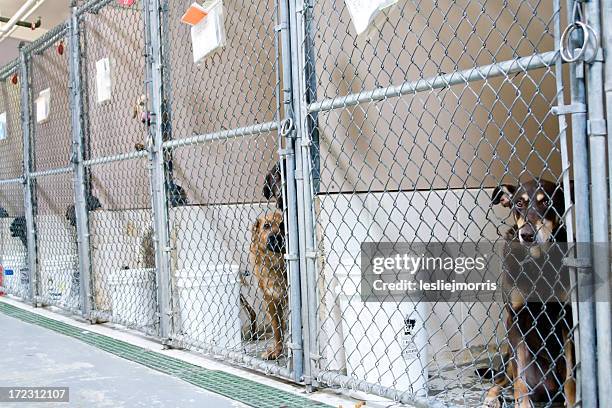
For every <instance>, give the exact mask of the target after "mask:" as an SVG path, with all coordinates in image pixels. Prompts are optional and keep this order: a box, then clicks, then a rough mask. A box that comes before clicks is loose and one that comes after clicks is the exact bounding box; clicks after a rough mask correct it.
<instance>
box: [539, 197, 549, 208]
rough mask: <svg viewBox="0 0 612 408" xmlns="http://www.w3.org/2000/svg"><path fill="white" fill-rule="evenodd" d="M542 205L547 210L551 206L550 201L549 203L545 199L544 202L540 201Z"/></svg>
mask: <svg viewBox="0 0 612 408" xmlns="http://www.w3.org/2000/svg"><path fill="white" fill-rule="evenodd" d="M540 205H541V206H542V207H546V208H548V206H549V205H550V201H548V200H547V199H546V198H545V199H543V200H542V201H540Z"/></svg>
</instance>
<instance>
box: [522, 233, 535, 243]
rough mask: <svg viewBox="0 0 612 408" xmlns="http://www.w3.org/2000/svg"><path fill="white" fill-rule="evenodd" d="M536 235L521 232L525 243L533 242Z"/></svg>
mask: <svg viewBox="0 0 612 408" xmlns="http://www.w3.org/2000/svg"><path fill="white" fill-rule="evenodd" d="M534 238H535V234H534V233H533V231H521V239H522V240H523V242H533V239H534Z"/></svg>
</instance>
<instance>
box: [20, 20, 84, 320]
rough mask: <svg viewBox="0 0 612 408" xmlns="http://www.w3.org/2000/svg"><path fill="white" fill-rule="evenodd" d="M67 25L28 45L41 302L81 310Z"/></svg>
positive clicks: (38, 292)
mask: <svg viewBox="0 0 612 408" xmlns="http://www.w3.org/2000/svg"><path fill="white" fill-rule="evenodd" d="M65 34H66V28H65V27H61V28H59V29H57V30H54V31H52V32H50V33H49V34H48V36H47V37H45V38H43V39H42V40H41V41H40V42H39V43H36V44H33V45H32V46H31V48H29V49H28V51H27V53H28V57H29V59H28V62H29V75H30V86H31V101H30V114H31V116H30V126H31V151H32V153H33V154H32V171H33V174H34V177H35V178H33V179H32V184H33V191H34V193H33V203H32V208H33V215H34V225H35V226H36V254H37V271H36V272H37V276H36V293H37V295H38V299H37V301H39V302H40V303H43V304H48V305H53V306H58V307H60V308H63V309H68V310H75V311H76V310H78V309H79V293H80V292H79V291H80V283H79V271H78V257H77V240H76V230H75V229H74V226H72V225H70V222H69V219H68V217H67V213H66V210H67V208H68V207H69V206H70V205H71V204H72V203H73V201H74V193H73V185H72V174H71V171H72V169H71V167H70V153H71V145H72V127H71V122H70V121H71V110H70V94H69V87H68V86H67V85H68V84H69V82H70V80H69V63H68V52H66V51H67V50H66V48H67V39H66V37H65Z"/></svg>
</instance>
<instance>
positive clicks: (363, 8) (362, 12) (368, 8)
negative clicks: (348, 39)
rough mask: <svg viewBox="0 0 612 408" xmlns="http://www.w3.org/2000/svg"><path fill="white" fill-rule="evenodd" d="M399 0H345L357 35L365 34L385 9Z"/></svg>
mask: <svg viewBox="0 0 612 408" xmlns="http://www.w3.org/2000/svg"><path fill="white" fill-rule="evenodd" d="M397 1H398V0H344V2H345V3H346V8H347V9H348V11H349V14H350V15H351V20H352V21H353V27H355V31H357V35H360V34H363V33H364V32H365V31H367V30H368V28H369V27H370V25H371V24H372V23H374V20H376V17H378V16H379V15H380V14H381V13H382V12H383V10H384V9H386V8H388V7H390V6H392V5H394V4H395V3H397Z"/></svg>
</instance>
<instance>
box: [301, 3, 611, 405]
mask: <svg viewBox="0 0 612 408" xmlns="http://www.w3.org/2000/svg"><path fill="white" fill-rule="evenodd" d="M314 1H315V0H290V2H291V6H290V8H291V17H292V20H291V41H292V43H291V44H292V47H293V48H292V50H295V53H296V54H297V56H296V57H295V58H294V60H293V63H292V74H293V76H294V82H293V83H294V101H295V102H294V103H295V106H296V112H297V115H298V118H297V120H296V128H297V133H298V139H299V145H300V146H301V149H300V150H298V152H297V153H296V157H298V160H297V161H298V167H300V165H301V168H299V169H298V170H297V174H300V173H301V174H300V175H301V176H302V177H297V178H296V181H297V183H298V188H299V190H300V191H299V193H298V194H299V195H300V196H301V199H300V203H299V204H301V206H300V232H301V235H300V244H301V248H302V264H301V266H302V268H303V269H302V270H303V272H302V273H303V274H304V275H306V279H305V283H306V285H305V286H303V287H302V291H303V294H302V298H303V299H305V306H304V308H305V309H306V310H307V313H306V314H305V315H306V316H307V317H308V320H306V319H305V324H304V330H305V339H308V343H309V344H307V345H305V357H304V359H305V367H306V374H305V383H306V384H307V385H308V386H310V387H317V386H320V385H322V384H321V383H324V384H333V385H337V386H340V387H342V388H346V389H353V390H359V391H364V392H368V393H373V394H376V395H380V396H383V397H387V398H390V399H392V400H394V401H399V402H403V403H416V404H418V405H422V406H446V405H444V404H443V403H442V402H439V401H436V400H435V397H433V398H425V399H423V398H418V397H417V398H414V397H407V396H406V393H403V392H400V391H398V390H395V389H391V388H386V387H383V386H381V385H380V384H372V383H368V382H366V381H364V380H360V379H358V378H352V377H348V376H344V375H341V374H338V373H337V372H326V371H321V370H319V369H318V368H317V367H316V361H317V360H318V359H319V358H320V356H318V355H317V353H316V352H312V351H310V353H311V354H308V350H318V344H317V326H318V324H317V305H316V299H317V295H316V291H317V283H316V276H317V273H318V272H317V266H316V263H315V259H316V257H317V255H318V254H317V248H316V244H315V241H316V230H315V229H316V228H315V221H314V220H315V219H316V218H315V217H316V211H315V206H314V197H315V196H316V194H317V192H318V185H319V174H320V171H319V168H318V167H317V166H318V163H319V161H318V157H317V153H316V150H317V149H315V150H313V149H311V146H312V145H313V144H315V145H316V144H317V143H318V140H317V136H318V129H317V126H318V125H317V117H318V113H320V112H324V111H331V110H334V109H342V108H346V107H349V106H356V105H359V104H367V103H370V102H376V101H383V100H386V99H388V98H396V97H400V96H402V95H407V94H417V93H419V92H424V91H430V90H433V89H442V88H448V87H451V86H453V85H458V84H467V83H470V82H472V81H478V80H483V79H488V78H493V77H499V76H508V75H510V74H514V73H520V72H528V71H530V70H534V69H538V68H544V67H552V66H554V67H555V71H556V73H557V75H556V79H557V92H558V95H557V96H558V99H557V102H558V106H557V107H553V113H554V114H556V115H558V118H559V129H560V141H561V150H562V156H563V157H562V171H563V187H564V189H565V191H570V174H569V171H570V168H573V171H574V180H575V182H576V183H575V185H576V186H577V187H576V190H575V196H576V199H575V203H574V205H573V209H574V213H575V217H574V215H573V214H572V211H571V210H570V211H566V214H565V217H566V218H565V220H566V221H565V222H566V225H567V226H568V228H569V229H570V230H569V232H570V233H569V234H568V235H570V236H571V228H573V226H574V225H575V228H576V241H577V242H579V243H591V242H595V243H597V244H602V243H603V244H605V245H606V248H607V243H608V237H609V233H610V231H611V230H612V224H610V225H609V224H608V222H609V218H608V208H607V205H608V204H607V203H609V202H610V200H609V197H610V195H609V191H607V186H606V176H607V175H606V173H605V169H606V157H605V151H606V150H605V148H606V146H605V143H606V140H605V139H606V136H607V131H606V121H605V119H604V117H603V116H604V115H603V107H604V105H603V97H602V91H603V89H604V86H603V85H604V84H603V75H602V69H603V62H604V57H603V54H604V53H603V49H602V48H599V47H600V45H599V43H598V39H599V38H602V36H601V25H600V16H601V15H602V14H603V16H604V18H605V19H611V18H612V17H610V16H611V15H612V1H610V0H602V2H603V7H604V9H603V10H602V8H601V6H600V4H599V0H566V5H565V6H566V7H567V10H574V12H573V13H570V12H569V11H568V13H567V25H568V26H574V25H575V24H576V25H577V24H578V23H584V24H587V25H588V26H589V27H590V30H591V33H592V34H593V35H594V37H595V42H594V44H591V45H590V46H591V48H592V49H591V50H590V52H592V53H594V54H595V57H594V58H593V60H590V61H584V59H585V56H584V54H585V53H588V51H587V48H588V47H589V44H584V43H583V42H581V40H584V39H583V38H581V36H573V37H571V39H570V41H569V42H570V43H571V50H572V51H573V52H574V53H575V54H578V53H579V52H580V53H581V56H580V57H578V58H577V61H564V60H563V59H562V58H561V55H560V44H561V41H562V32H561V26H562V22H561V10H562V8H561V4H560V0H555V1H553V2H552V7H553V10H554V11H553V16H554V21H553V25H554V29H555V32H554V39H555V49H554V50H551V51H548V52H542V53H539V54H533V55H529V56H524V57H522V58H518V59H512V60H508V61H501V62H497V63H493V64H490V65H486V66H480V67H474V68H470V69H467V70H463V71H455V72H451V73H447V74H444V75H439V76H433V77H429V78H425V79H417V80H415V81H409V82H405V83H402V84H397V85H392V86H388V87H382V88H377V89H373V90H366V91H361V92H358V93H352V94H348V95H341V96H340V95H339V96H337V97H333V98H329V99H322V100H321V99H317V97H316V95H317V89H316V78H317V76H316V73H315V72H314V67H315V64H316V61H315V56H314V51H313V47H314V45H313V43H314V35H315V32H314V30H313V29H312V26H313V24H314V23H315V21H314V18H313V15H312V14H313V8H314V6H313V5H314ZM583 8H584V10H582V9H583ZM576 9H580V10H581V11H582V14H580V12H576V11H575V10H576ZM602 11H603V13H602ZM583 15H584V16H585V17H586V18H583V17H582V16H583ZM563 26H564V27H565V25H563ZM606 28H607V30H606V37H605V40H606V44H605V46H606V47H605V48H606V49H612V28H611V27H609V24H608V25H607V26H606ZM585 30H586V29H585ZM564 35H565V34H564ZM565 62H571V63H572V64H570V69H569V71H570V78H569V88H570V90H571V104H570V105H569V106H565V104H564V95H563V89H564V87H565V84H564V81H563V76H562V73H563V64H564V63H565ZM606 69H607V75H606V77H605V78H606V88H605V89H606V96H607V98H608V103H607V109H608V111H607V112H608V120H612V85H611V83H612V64H606ZM585 77H586V78H585ZM585 79H586V80H588V85H589V92H588V98H587V93H586V85H585V82H586V81H585ZM587 106H588V110H587V109H586V107H587ZM587 112H588V113H587ZM564 115H571V117H572V134H573V144H572V147H573V163H571V165H570V163H569V158H568V146H567V141H566V140H567V139H566V131H565V130H566V129H567V124H566V121H565V117H564ZM587 135H588V142H589V146H588V147H587ZM611 148H612V141H611V140H610V139H608V162H609V165H610V166H611V167H612V152H611V151H610V150H611ZM589 153H590V156H589ZM589 164H590V166H591V167H590V172H589ZM610 171H612V169H610ZM610 174H612V173H610ZM609 181H610V191H612V177H610V180H609ZM590 183H591V189H589V184H590ZM566 201H567V204H568V205H567V206H566V208H570V204H571V199H570V198H569V197H567V195H566ZM591 206H592V211H593V216H592V218H591ZM610 211H611V212H612V204H610ZM574 220H575V221H574ZM610 221H612V220H610ZM591 222H592V224H591ZM591 225H593V226H594V227H593V228H594V231H593V234H592V235H591ZM304 230H305V234H304V233H302V231H304ZM304 235H305V236H304ZM578 248H579V249H578V251H579V253H577V254H576V255H575V256H576V258H574V259H570V258H568V259H567V260H566V261H567V264H568V265H569V266H571V267H575V270H574V275H575V276H577V287H578V288H579V292H578V294H577V297H578V298H579V299H586V300H583V301H580V300H576V299H574V301H573V308H574V309H575V310H576V309H577V310H576V311H577V312H578V313H575V316H576V318H575V320H576V327H575V328H574V333H575V336H576V339H575V341H576V344H577V350H579V352H578V353H577V356H576V358H577V361H579V363H578V364H577V369H576V376H577V379H578V381H577V383H578V390H577V393H578V395H577V399H578V401H579V402H578V403H577V405H579V406H584V407H590V406H593V407H595V406H598V405H597V401H598V400H599V401H600V403H601V404H603V401H609V400H610V399H612V364H611V361H610V360H611V358H610V356H611V354H612V353H611V351H610V347H611V343H610V341H609V338H606V336H607V335H606V333H609V332H610V323H611V320H612V319H611V311H610V304H612V303H611V299H612V298H611V297H610V293H609V287H607V290H601V289H600V288H598V289H599V290H597V291H596V292H597V293H596V299H595V301H594V302H593V300H592V299H593V293H592V290H593V287H594V286H593V284H594V282H595V280H594V279H595V277H596V278H597V279H598V280H597V282H605V283H607V284H608V285H605V284H604V285H603V286H609V282H610V271H609V267H610V264H609V259H608V258H607V255H608V250H605V251H600V252H598V254H597V255H598V256H597V257H595V258H594V259H593V260H592V261H591V259H592V258H591V256H592V254H591V253H590V252H588V251H586V250H585V248H586V246H578ZM591 265H593V266H594V268H593V267H592V266H591ZM596 327H597V329H596ZM593 378H597V379H598V381H592V380H590V379H593ZM601 406H603V405H601Z"/></svg>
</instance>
